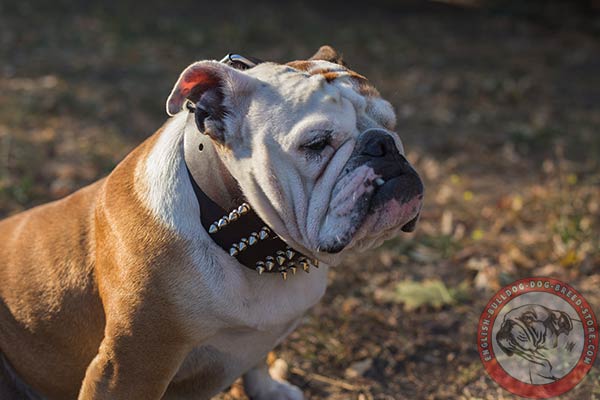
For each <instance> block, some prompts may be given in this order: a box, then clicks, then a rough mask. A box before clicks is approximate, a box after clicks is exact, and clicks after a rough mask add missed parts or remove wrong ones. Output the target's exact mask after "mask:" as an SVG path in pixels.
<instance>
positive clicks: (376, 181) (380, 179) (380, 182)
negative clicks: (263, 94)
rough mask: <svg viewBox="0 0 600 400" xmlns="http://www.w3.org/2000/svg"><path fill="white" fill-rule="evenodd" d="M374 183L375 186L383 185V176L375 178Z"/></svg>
mask: <svg viewBox="0 0 600 400" xmlns="http://www.w3.org/2000/svg"><path fill="white" fill-rule="evenodd" d="M375 184H376V185H377V186H383V185H384V184H385V181H384V180H383V178H377V179H375Z"/></svg>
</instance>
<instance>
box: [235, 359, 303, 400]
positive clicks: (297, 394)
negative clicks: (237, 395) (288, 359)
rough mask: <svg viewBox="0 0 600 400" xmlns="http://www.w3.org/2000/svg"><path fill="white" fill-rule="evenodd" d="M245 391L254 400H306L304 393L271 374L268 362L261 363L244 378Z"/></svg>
mask: <svg viewBox="0 0 600 400" xmlns="http://www.w3.org/2000/svg"><path fill="white" fill-rule="evenodd" d="M243 382H244V390H245V392H246V395H247V396H248V397H249V398H250V399H252V400H304V395H303V394H302V391H301V390H300V389H299V388H298V387H296V386H294V385H292V384H290V383H288V382H286V381H283V380H275V379H273V377H272V376H271V374H270V373H269V368H268V366H267V363H266V360H263V361H261V362H260V363H258V365H256V366H255V367H254V368H252V369H251V370H250V371H248V372H246V373H245V374H244V376H243Z"/></svg>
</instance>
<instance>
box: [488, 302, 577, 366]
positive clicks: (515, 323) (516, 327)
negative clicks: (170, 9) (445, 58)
mask: <svg viewBox="0 0 600 400" xmlns="http://www.w3.org/2000/svg"><path fill="white" fill-rule="evenodd" d="M572 329H573V323H572V321H571V319H570V317H569V316H568V314H566V313H565V312H563V311H559V310H551V309H549V308H547V307H544V306H541V305H538V304H528V305H525V306H521V307H518V308H515V309H514V310H511V311H510V312H508V313H507V314H506V315H505V316H504V321H503V322H502V325H501V327H500V330H499V331H498V333H497V335H496V336H497V337H496V339H497V341H498V344H499V345H500V347H501V348H502V350H503V351H504V352H505V353H506V354H507V355H509V356H511V355H513V353H517V354H519V355H524V354H527V353H531V352H536V351H537V350H539V349H553V348H555V347H556V346H557V343H558V336H559V335H560V334H561V333H564V334H567V335H568V334H569V332H570V331H571V330H572Z"/></svg>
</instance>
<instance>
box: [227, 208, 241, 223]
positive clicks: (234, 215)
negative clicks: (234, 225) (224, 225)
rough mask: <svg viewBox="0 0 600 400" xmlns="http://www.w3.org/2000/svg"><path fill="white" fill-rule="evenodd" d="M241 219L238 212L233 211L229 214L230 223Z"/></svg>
mask: <svg viewBox="0 0 600 400" xmlns="http://www.w3.org/2000/svg"><path fill="white" fill-rule="evenodd" d="M239 217H240V214H238V212H237V210H233V211H232V212H230V213H229V221H235V220H237V219H238V218H239Z"/></svg>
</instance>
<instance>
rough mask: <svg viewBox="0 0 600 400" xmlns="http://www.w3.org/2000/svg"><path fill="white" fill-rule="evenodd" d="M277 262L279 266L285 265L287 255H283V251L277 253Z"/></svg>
mask: <svg viewBox="0 0 600 400" xmlns="http://www.w3.org/2000/svg"><path fill="white" fill-rule="evenodd" d="M275 260H277V264H279V265H283V263H284V262H285V261H286V258H285V254H284V253H283V251H278V252H277V255H276V256H275Z"/></svg>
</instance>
